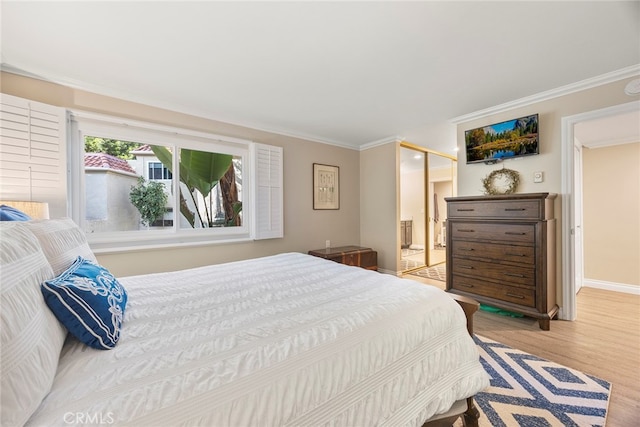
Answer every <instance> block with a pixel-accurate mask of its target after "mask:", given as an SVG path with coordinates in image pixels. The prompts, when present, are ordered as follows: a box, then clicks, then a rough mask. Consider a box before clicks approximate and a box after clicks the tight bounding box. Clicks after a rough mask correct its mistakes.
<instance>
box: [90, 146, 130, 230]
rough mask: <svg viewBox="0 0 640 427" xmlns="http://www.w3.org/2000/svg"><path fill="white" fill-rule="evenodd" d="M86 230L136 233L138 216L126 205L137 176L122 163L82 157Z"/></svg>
mask: <svg viewBox="0 0 640 427" xmlns="http://www.w3.org/2000/svg"><path fill="white" fill-rule="evenodd" d="M84 174H85V197H86V218H85V219H86V230H87V232H89V233H93V232H104V231H128V230H137V229H138V228H139V225H140V214H139V213H138V210H137V209H136V208H135V207H134V206H133V205H132V204H131V202H130V201H129V191H130V189H131V186H132V185H135V184H136V182H137V181H138V174H137V173H136V171H135V170H134V169H133V168H132V167H131V166H130V165H129V163H127V161H126V160H123V159H120V158H118V157H115V156H112V155H109V154H105V153H86V154H85V155H84Z"/></svg>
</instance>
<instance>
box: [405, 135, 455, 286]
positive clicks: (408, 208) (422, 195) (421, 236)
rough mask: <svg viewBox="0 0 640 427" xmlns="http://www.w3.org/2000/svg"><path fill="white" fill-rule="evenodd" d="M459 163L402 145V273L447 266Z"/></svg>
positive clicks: (407, 144) (439, 155)
mask: <svg viewBox="0 0 640 427" xmlns="http://www.w3.org/2000/svg"><path fill="white" fill-rule="evenodd" d="M456 164H457V160H456V158H455V157H452V156H449V155H446V154H442V153H438V152H436V151H432V150H429V149H427V148H424V147H420V146H417V145H414V144H411V143H408V142H401V143H400V247H399V251H400V261H401V265H400V269H401V271H402V273H408V272H413V271H417V270H420V269H423V268H426V267H432V266H435V265H439V264H444V262H445V260H446V246H445V245H446V226H445V225H446V215H447V206H446V201H445V198H446V197H451V196H455V195H456V188H457V181H456V176H457V173H456V171H457V169H456Z"/></svg>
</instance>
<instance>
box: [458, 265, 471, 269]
mask: <svg viewBox="0 0 640 427" xmlns="http://www.w3.org/2000/svg"><path fill="white" fill-rule="evenodd" d="M458 267H460V268H464V269H465V270H473V266H471V265H459V266H458Z"/></svg>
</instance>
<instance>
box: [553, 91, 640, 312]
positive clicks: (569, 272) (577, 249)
mask: <svg viewBox="0 0 640 427" xmlns="http://www.w3.org/2000/svg"><path fill="white" fill-rule="evenodd" d="M638 111H640V102H637V101H635V102H629V103H626V104H621V105H616V106H613V107H609V108H604V109H601V110H595V111H589V112H586V113H582V114H577V115H574V116H568V117H563V118H562V170H563V180H562V194H563V195H564V200H563V202H562V217H563V218H568V220H567V221H563V223H562V230H561V232H562V265H564V266H565V268H563V271H562V283H563V287H562V301H563V303H562V307H561V309H560V312H559V314H558V317H559V318H560V319H563V320H575V319H576V318H577V307H576V293H577V291H578V290H579V289H580V287H581V286H582V281H583V279H584V270H583V269H584V267H583V266H584V259H583V254H584V242H583V238H582V235H583V230H582V216H583V215H582V199H583V196H582V188H583V184H582V178H583V177H582V153H581V150H582V147H583V145H584V144H583V142H584V141H580V139H579V138H578V135H579V132H578V131H577V129H578V128H579V126H581V125H583V124H585V123H588V122H592V121H595V120H600V119H604V118H609V117H614V116H618V115H622V114H626V113H629V112H638Z"/></svg>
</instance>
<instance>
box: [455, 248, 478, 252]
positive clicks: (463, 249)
mask: <svg viewBox="0 0 640 427" xmlns="http://www.w3.org/2000/svg"><path fill="white" fill-rule="evenodd" d="M458 250H459V251H467V252H471V251H475V249H473V248H458Z"/></svg>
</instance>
